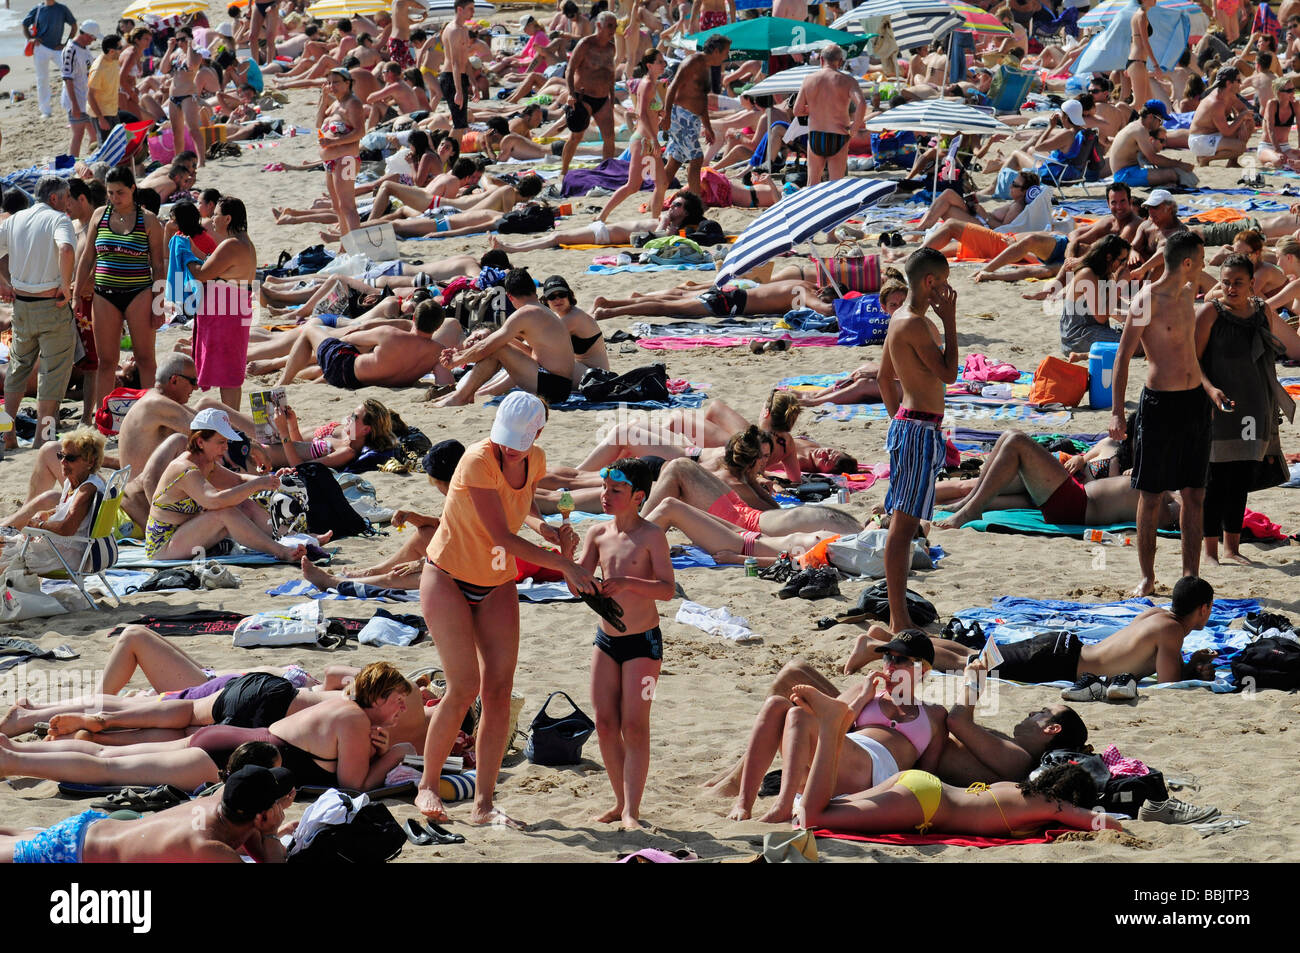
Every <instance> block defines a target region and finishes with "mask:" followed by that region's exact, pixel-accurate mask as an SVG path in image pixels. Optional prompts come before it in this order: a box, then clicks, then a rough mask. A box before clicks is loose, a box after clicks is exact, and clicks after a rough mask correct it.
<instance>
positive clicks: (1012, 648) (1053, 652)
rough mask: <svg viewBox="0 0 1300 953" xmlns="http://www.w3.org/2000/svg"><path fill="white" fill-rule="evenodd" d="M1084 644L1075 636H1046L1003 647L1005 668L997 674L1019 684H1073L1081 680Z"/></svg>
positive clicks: (1001, 650) (1049, 634)
mask: <svg viewBox="0 0 1300 953" xmlns="http://www.w3.org/2000/svg"><path fill="white" fill-rule="evenodd" d="M1082 649H1083V643H1082V642H1080V641H1079V638H1078V636H1076V635H1075V634H1074V633H1073V632H1044V633H1043V634H1042V635H1035V636H1033V637H1032V638H1028V639H1023V640H1022V641H1020V642H1012V643H1010V644H1009V645H999V646H998V651H999V652H1001V653H1002V664H1001V665H999V666H998V667H997V671H996V672H995V673H994V674H996V675H997V676H998V677H999V678H1009V679H1011V680H1012V681H1016V682H1073V681H1074V680H1075V679H1076V678H1078V669H1079V652H1080V651H1081V650H1082Z"/></svg>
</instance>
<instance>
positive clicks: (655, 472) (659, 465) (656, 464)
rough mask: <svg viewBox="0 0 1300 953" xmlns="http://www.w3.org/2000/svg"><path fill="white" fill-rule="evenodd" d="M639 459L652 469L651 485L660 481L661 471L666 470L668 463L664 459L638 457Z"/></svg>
mask: <svg viewBox="0 0 1300 953" xmlns="http://www.w3.org/2000/svg"><path fill="white" fill-rule="evenodd" d="M637 459H638V460H640V461H641V462H642V463H644V464H645V465H646V466H647V467H649V468H650V482H651V483H653V482H654V481H655V480H657V479H659V471H661V470H662V469H663V468H664V464H665V463H667V462H668V461H667V460H665V459H664V458H663V457H656V456H647V457H637Z"/></svg>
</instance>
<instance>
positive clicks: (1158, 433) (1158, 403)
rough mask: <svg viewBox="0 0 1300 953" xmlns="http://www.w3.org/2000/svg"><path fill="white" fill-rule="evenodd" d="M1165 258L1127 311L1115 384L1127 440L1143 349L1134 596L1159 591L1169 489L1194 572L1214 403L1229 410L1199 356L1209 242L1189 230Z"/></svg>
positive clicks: (1116, 433)
mask: <svg viewBox="0 0 1300 953" xmlns="http://www.w3.org/2000/svg"><path fill="white" fill-rule="evenodd" d="M1164 258H1165V273H1164V275H1162V276H1161V277H1160V279H1159V280H1157V281H1154V282H1152V283H1151V284H1149V285H1147V286H1146V287H1144V288H1143V289H1142V290H1141V291H1140V292H1139V293H1138V295H1137V297H1136V298H1135V299H1134V301H1133V304H1132V306H1131V307H1130V308H1129V314H1128V320H1127V321H1126V322H1125V324H1124V333H1123V335H1122V336H1121V337H1120V342H1119V353H1118V354H1116V355H1115V370H1114V378H1113V387H1114V398H1113V403H1112V406H1111V418H1110V435H1111V437H1112V438H1114V439H1115V440H1120V441H1122V440H1123V439H1124V436H1125V433H1126V430H1127V427H1126V424H1125V411H1124V392H1125V388H1126V386H1127V384H1128V365H1129V360H1130V359H1131V358H1132V357H1133V354H1134V352H1135V351H1136V350H1137V348H1138V345H1139V344H1141V345H1142V347H1143V349H1144V351H1145V353H1146V360H1147V378H1146V386H1144V387H1143V388H1142V397H1141V400H1140V402H1139V404H1138V414H1137V422H1136V424H1135V426H1136V428H1137V432H1136V434H1135V435H1134V441H1133V486H1134V487H1135V488H1137V489H1138V490H1141V491H1142V497H1141V499H1140V500H1139V501H1138V512H1137V536H1138V566H1139V568H1140V570H1141V572H1142V579H1141V581H1140V582H1139V583H1138V585H1137V588H1136V589H1134V590H1133V594H1134V595H1135V596H1146V595H1150V594H1151V593H1152V592H1154V591H1155V578H1156V570H1155V562H1156V523H1157V522H1158V516H1159V510H1160V506H1161V495H1162V494H1163V493H1164V491H1166V490H1177V491H1179V495H1180V496H1181V498H1182V507H1181V511H1180V519H1179V522H1180V524H1181V529H1182V553H1183V575H1184V576H1195V575H1196V574H1197V570H1198V569H1199V568H1200V561H1201V536H1202V534H1203V530H1204V527H1203V526H1202V525H1201V523H1202V515H1201V514H1202V506H1203V503H1204V500H1205V481H1206V477H1207V476H1208V474H1209V467H1210V413H1211V404H1213V405H1214V406H1216V407H1222V408H1223V409H1224V410H1225V411H1230V410H1231V409H1232V404H1231V403H1230V402H1229V401H1228V399H1227V398H1226V397H1224V395H1223V391H1221V390H1219V388H1217V387H1215V386H1214V384H1212V383H1211V382H1210V381H1209V380H1208V379H1207V378H1206V377H1205V374H1204V373H1203V372H1202V371H1201V365H1200V362H1199V361H1198V360H1197V356H1196V311H1195V303H1196V289H1197V284H1198V281H1199V279H1200V276H1201V269H1202V268H1203V267H1204V265H1205V243H1204V242H1203V241H1202V240H1201V237H1200V236H1199V235H1196V234H1194V233H1192V232H1185V233H1179V234H1176V235H1171V236H1170V237H1169V238H1168V239H1166V240H1165V254H1164Z"/></svg>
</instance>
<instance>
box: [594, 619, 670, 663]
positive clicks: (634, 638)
mask: <svg viewBox="0 0 1300 953" xmlns="http://www.w3.org/2000/svg"><path fill="white" fill-rule="evenodd" d="M591 644H592V645H594V646H596V648H598V649H600V650H601V651H602V652H604V653H605V654H606V655H608V656H609V657H610V658H612V659H613V660H614V661H615V662H617V663H618V664H619V665H622V664H623V663H624V662H630V661H632V660H633V659H638V658H648V659H653V660H654V661H656V662H658V661H661V660H662V659H663V657H664V636H663V633H662V632H660V631H659V626H655V627H654V628H653V629H650V630H649V631H648V632H629V633H627V634H626V635H610V634H608V633H607V632H603V631H601V630H600V629H597V630H596V638H595V640H594V641H592V643H591Z"/></svg>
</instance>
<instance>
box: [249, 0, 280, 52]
mask: <svg viewBox="0 0 1300 953" xmlns="http://www.w3.org/2000/svg"><path fill="white" fill-rule="evenodd" d="M249 19H250V20H251V22H250V23H249V27H248V45H249V53H251V54H252V57H253V59H254V60H256V61H257V62H258V64H259V65H264V64H269V63H274V62H275V37H276V34H278V33H279V32H280V4H279V2H278V0H260V2H259V0H254V2H253V14H252V16H251V17H250V18H249ZM263 40H265V41H266V52H265V54H263V52H262V49H261V47H262V41H263Z"/></svg>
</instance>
